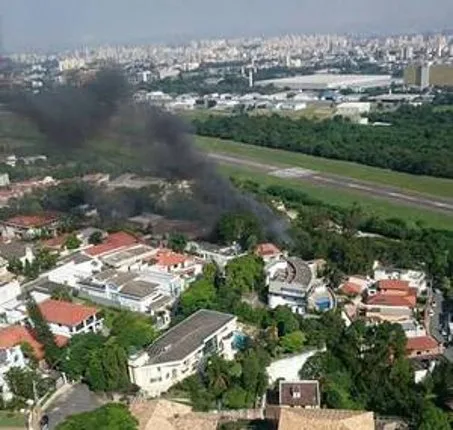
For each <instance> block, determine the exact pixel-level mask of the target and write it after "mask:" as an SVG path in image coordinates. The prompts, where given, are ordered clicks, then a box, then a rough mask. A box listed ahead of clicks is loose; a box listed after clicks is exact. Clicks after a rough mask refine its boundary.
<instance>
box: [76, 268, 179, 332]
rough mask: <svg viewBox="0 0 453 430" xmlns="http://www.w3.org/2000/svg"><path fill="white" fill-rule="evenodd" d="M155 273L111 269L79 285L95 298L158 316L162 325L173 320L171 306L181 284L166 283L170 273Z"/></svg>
mask: <svg viewBox="0 0 453 430" xmlns="http://www.w3.org/2000/svg"><path fill="white" fill-rule="evenodd" d="M156 275H157V276H154V277H153V276H152V275H150V274H149V273H146V274H145V273H141V272H120V271H117V270H114V269H109V270H106V271H103V272H101V273H98V274H96V275H93V276H91V277H89V278H86V279H84V280H81V281H80V282H79V289H80V293H82V294H85V295H87V296H88V297H89V298H90V299H91V300H93V301H96V302H99V303H103V304H107V305H111V306H118V307H122V308H125V309H129V310H131V311H135V312H142V313H146V314H150V315H151V316H156V317H159V320H158V323H159V326H160V328H162V327H164V326H166V325H168V323H169V322H170V312H169V308H170V307H171V305H172V304H173V303H174V301H175V299H176V297H177V296H176V295H174V294H178V293H177V291H180V290H181V288H180V286H179V285H177V286H173V285H172V284H171V282H170V283H166V282H165V281H168V279H167V277H168V276H165V275H164V276H163V277H162V276H161V275H162V274H159V273H157V274H156ZM170 277H171V275H170ZM162 278H163V279H162ZM176 281H177V280H176ZM172 293H174V294H172Z"/></svg>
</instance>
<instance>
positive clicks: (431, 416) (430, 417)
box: [418, 402, 451, 430]
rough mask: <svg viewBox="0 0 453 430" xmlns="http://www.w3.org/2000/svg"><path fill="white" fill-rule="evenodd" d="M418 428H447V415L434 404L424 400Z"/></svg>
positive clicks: (430, 429) (438, 429)
mask: <svg viewBox="0 0 453 430" xmlns="http://www.w3.org/2000/svg"><path fill="white" fill-rule="evenodd" d="M418 429H419V430H449V429H451V427H450V422H449V419H448V415H447V414H446V413H445V412H443V411H442V409H439V408H438V407H436V406H434V405H433V404H432V403H431V402H425V403H424V404H423V408H422V411H421V419H420V425H419V427H418Z"/></svg>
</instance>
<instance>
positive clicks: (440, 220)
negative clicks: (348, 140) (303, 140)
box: [219, 166, 453, 231]
mask: <svg viewBox="0 0 453 430" xmlns="http://www.w3.org/2000/svg"><path fill="white" fill-rule="evenodd" d="M219 169H220V171H221V172H222V173H223V174H225V175H228V176H235V177H237V178H240V179H251V180H254V181H256V182H259V183H260V184H261V185H274V184H277V185H283V186H287V187H291V188H297V189H298V190H299V191H302V192H304V193H305V194H307V195H309V196H310V197H313V198H315V199H317V200H319V201H322V202H324V203H328V204H331V205H334V206H340V207H348V206H351V205H352V204H354V203H358V204H359V205H360V206H361V207H362V208H363V209H364V211H365V212H366V213H367V214H368V215H376V216H379V217H382V218H401V219H403V220H405V221H406V222H408V223H411V224H415V223H417V222H421V223H423V224H424V225H425V226H427V227H432V228H437V229H444V230H452V231H453V217H451V216H449V215H446V214H441V213H437V212H432V211H429V210H425V209H415V208H413V207H410V206H403V205H399V204H395V203H392V202H387V201H385V200H382V199H379V198H374V197H370V196H364V195H363V194H359V193H355V192H354V191H339V190H334V189H331V188H328V187H320V186H314V185H310V184H305V183H301V182H300V181H297V180H294V179H282V178H277V177H274V176H268V175H266V174H264V173H262V172H260V171H257V170H254V169H251V168H248V167H247V168H243V167H237V166H234V167H232V166H219Z"/></svg>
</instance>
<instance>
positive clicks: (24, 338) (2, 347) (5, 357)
mask: <svg viewBox="0 0 453 430" xmlns="http://www.w3.org/2000/svg"><path fill="white" fill-rule="evenodd" d="M55 341H56V343H57V345H58V346H60V347H62V346H64V345H65V344H66V343H67V339H66V338H62V337H60V336H56V337H55ZM23 344H28V345H29V346H30V347H31V349H32V351H33V354H34V356H35V358H36V359H37V360H38V361H41V360H42V359H43V358H44V347H43V345H41V344H40V343H39V342H38V341H37V340H36V339H35V337H34V335H33V333H32V331H31V330H30V329H29V328H27V327H25V326H23V325H11V326H7V327H4V328H2V329H0V392H1V393H2V396H3V399H5V400H10V399H11V397H12V394H11V392H10V389H9V387H8V383H7V381H6V378H5V375H6V374H7V373H8V371H9V370H11V368H12V367H19V368H22V369H23V368H25V367H26V366H27V365H28V358H27V357H25V355H24V353H23V351H22V347H21V346H22V345H23Z"/></svg>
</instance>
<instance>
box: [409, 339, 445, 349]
mask: <svg viewBox="0 0 453 430" xmlns="http://www.w3.org/2000/svg"><path fill="white" fill-rule="evenodd" d="M438 347H439V344H438V343H437V341H436V340H435V339H434V338H432V337H431V336H418V337H410V338H408V339H407V344H406V350H407V351H408V352H412V351H429V350H432V349H436V348H438Z"/></svg>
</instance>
